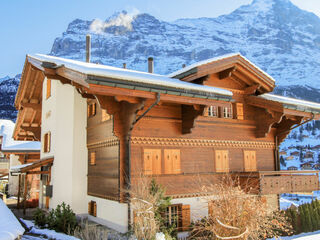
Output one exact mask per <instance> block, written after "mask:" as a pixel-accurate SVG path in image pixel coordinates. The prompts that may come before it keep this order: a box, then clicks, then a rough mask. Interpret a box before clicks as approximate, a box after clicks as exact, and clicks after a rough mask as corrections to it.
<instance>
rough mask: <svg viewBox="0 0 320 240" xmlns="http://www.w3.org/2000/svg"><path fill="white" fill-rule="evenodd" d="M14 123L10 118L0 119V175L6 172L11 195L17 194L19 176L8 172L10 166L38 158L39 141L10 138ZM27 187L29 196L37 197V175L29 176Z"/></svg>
mask: <svg viewBox="0 0 320 240" xmlns="http://www.w3.org/2000/svg"><path fill="white" fill-rule="evenodd" d="M14 127H15V124H14V123H13V122H12V121H11V120H0V139H1V145H0V168H1V169H0V171H1V173H0V175H2V176H3V175H5V174H7V175H8V176H6V178H8V183H9V187H8V193H9V195H11V196H17V194H18V182H19V179H18V178H19V177H18V176H14V175H11V174H9V170H10V168H11V167H14V166H19V165H21V164H26V163H31V162H34V161H37V160H39V159H40V142H34V141H31V142H30V141H15V140H14V139H13V138H12V134H13V131H14ZM27 181H28V187H29V190H30V198H32V199H38V198H39V177H38V176H33V175H32V176H29V177H28V179H27Z"/></svg>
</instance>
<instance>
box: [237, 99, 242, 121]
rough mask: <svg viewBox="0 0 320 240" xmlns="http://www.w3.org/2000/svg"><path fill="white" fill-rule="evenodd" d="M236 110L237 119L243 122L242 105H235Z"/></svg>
mask: <svg viewBox="0 0 320 240" xmlns="http://www.w3.org/2000/svg"><path fill="white" fill-rule="evenodd" d="M236 109H237V119H240V120H243V119H244V117H243V104H242V103H236Z"/></svg>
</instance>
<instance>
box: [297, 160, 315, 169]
mask: <svg viewBox="0 0 320 240" xmlns="http://www.w3.org/2000/svg"><path fill="white" fill-rule="evenodd" d="M313 163H314V162H312V161H309V162H305V163H302V164H300V167H301V169H302V170H312V169H313V168H312V166H313Z"/></svg>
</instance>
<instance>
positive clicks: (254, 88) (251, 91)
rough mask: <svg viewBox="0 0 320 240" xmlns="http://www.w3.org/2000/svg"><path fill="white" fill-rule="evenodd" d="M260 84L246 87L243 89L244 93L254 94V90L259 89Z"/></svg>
mask: <svg viewBox="0 0 320 240" xmlns="http://www.w3.org/2000/svg"><path fill="white" fill-rule="evenodd" d="M260 87H261V86H260V85H259V84H255V85H252V86H250V87H247V88H246V89H245V90H244V94H245V95H252V94H255V93H256V91H258V90H259V89H260Z"/></svg>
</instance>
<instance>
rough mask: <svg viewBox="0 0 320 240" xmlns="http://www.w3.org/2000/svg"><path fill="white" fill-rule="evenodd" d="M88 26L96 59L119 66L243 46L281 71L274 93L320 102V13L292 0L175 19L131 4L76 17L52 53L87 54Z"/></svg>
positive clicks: (184, 59)
mask: <svg viewBox="0 0 320 240" xmlns="http://www.w3.org/2000/svg"><path fill="white" fill-rule="evenodd" d="M88 33H89V34H91V35H92V40H91V42H92V62H97V63H101V64H106V65H112V66H118V67H122V64H123V63H124V62H125V63H127V67H128V68H130V69H135V70H140V71H147V58H148V57H150V56H152V57H154V59H155V72H156V73H160V74H168V73H170V72H173V71H175V70H177V69H180V68H181V66H182V64H187V65H189V64H192V63H194V62H197V61H201V60H204V59H207V58H211V57H215V56H219V55H222V54H227V53H231V52H240V53H241V54H242V55H244V56H245V57H247V58H248V59H249V60H251V61H252V62H253V63H255V64H256V65H258V66H259V67H260V68H262V69H263V70H265V71H266V72H267V73H269V74H270V75H271V76H273V77H274V78H275V79H276V83H277V85H278V87H277V88H276V90H275V92H276V93H278V94H282V95H286V96H292V97H296V98H302V99H307V100H312V101H318V102H320V18H319V17H317V16H316V15H315V14H313V13H310V12H307V11H303V10H301V9H299V8H298V7H296V6H295V5H293V4H292V3H291V2H290V1H289V0H253V2H252V3H251V4H249V5H244V6H241V7H240V8H238V9H236V10H235V11H233V12H232V13H230V14H227V15H222V16H220V17H217V18H197V19H179V20H176V21H173V22H166V21H162V20H159V19H156V18H155V17H153V16H151V15H149V14H145V13H143V14H129V13H127V12H120V13H115V14H114V15H113V16H110V17H108V18H107V19H106V20H99V19H95V20H91V21H87V20H81V19H76V20H74V21H72V22H71V23H70V24H69V26H68V28H67V29H66V31H65V32H63V33H62V36H60V37H58V38H56V39H55V41H54V44H53V46H52V50H51V52H50V54H51V55H54V56H59V57H65V58H71V59H76V60H83V61H84V60H85V36H86V34H88ZM10 79H11V78H8V77H6V78H4V79H3V80H1V79H0V86H5V85H6V84H9V85H8V86H10V84H12V81H15V80H12V79H11V80H10ZM13 79H16V78H13ZM5 94H6V95H1V98H5V99H8V101H5V103H3V102H2V101H1V102H2V104H3V105H0V118H3V117H10V118H11V119H14V118H12V117H13V116H15V112H14V110H13V108H12V107H11V104H13V99H14V96H11V97H10V99H9V95H10V93H5ZM12 94H14V92H12ZM3 96H4V97H3ZM9 100H10V101H11V100H12V101H11V102H9ZM7 110H8V111H9V112H6V111H7ZM10 111H13V112H10Z"/></svg>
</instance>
